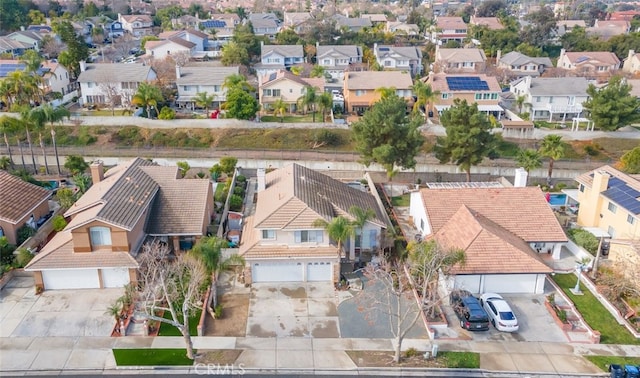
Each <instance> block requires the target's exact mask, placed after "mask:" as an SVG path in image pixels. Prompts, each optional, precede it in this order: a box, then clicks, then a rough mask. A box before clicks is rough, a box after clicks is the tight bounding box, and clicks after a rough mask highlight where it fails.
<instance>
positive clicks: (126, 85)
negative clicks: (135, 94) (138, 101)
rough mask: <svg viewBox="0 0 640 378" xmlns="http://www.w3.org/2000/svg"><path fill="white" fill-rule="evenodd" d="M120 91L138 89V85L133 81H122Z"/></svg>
mask: <svg viewBox="0 0 640 378" xmlns="http://www.w3.org/2000/svg"><path fill="white" fill-rule="evenodd" d="M122 89H138V83H136V82H135V81H123V82H122Z"/></svg>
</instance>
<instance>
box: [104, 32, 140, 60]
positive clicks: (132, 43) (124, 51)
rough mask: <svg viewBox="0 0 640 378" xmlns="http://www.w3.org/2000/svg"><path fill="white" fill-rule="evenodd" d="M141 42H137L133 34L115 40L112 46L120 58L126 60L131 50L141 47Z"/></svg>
mask: <svg viewBox="0 0 640 378" xmlns="http://www.w3.org/2000/svg"><path fill="white" fill-rule="evenodd" d="M139 44H140V42H139V41H136V40H135V39H134V38H133V36H132V35H131V34H125V35H123V36H121V37H118V38H114V40H113V44H112V45H111V46H112V47H113V49H114V50H115V51H116V53H117V54H118V56H120V57H122V58H126V57H127V56H129V55H130V53H129V52H130V51H131V49H133V48H134V47H136V46H139Z"/></svg>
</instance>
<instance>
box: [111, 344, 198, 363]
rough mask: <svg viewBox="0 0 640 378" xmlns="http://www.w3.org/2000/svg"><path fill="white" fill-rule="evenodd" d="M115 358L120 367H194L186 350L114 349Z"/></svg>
mask: <svg viewBox="0 0 640 378" xmlns="http://www.w3.org/2000/svg"><path fill="white" fill-rule="evenodd" d="M196 352H197V351H196V350H194V351H193V353H194V354H195V353H196ZM113 356H114V357H115V358H116V365H118V366H157V365H161V366H191V365H193V360H190V359H188V358H187V351H186V349H148V348H145V349H113Z"/></svg>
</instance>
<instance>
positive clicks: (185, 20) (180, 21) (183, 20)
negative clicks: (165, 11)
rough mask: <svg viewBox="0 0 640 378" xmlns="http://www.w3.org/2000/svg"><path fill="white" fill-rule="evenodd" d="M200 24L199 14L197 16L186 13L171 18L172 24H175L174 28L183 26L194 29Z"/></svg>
mask: <svg viewBox="0 0 640 378" xmlns="http://www.w3.org/2000/svg"><path fill="white" fill-rule="evenodd" d="M199 25H200V18H198V17H197V14H196V16H192V15H190V14H185V15H183V16H180V17H178V18H172V19H171V26H173V28H175V29H181V28H185V29H194V28H197V27H198V26H199Z"/></svg>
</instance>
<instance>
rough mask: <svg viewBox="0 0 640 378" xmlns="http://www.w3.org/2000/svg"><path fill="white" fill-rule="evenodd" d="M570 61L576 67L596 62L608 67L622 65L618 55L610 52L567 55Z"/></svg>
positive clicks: (568, 53)
mask: <svg viewBox="0 0 640 378" xmlns="http://www.w3.org/2000/svg"><path fill="white" fill-rule="evenodd" d="M565 54H566V56H567V58H569V61H570V62H571V63H573V64H576V65H581V64H585V63H593V62H594V61H596V62H599V63H604V64H608V65H614V64H620V59H618V57H617V56H616V54H614V53H612V52H609V51H581V52H567V53H565Z"/></svg>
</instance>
